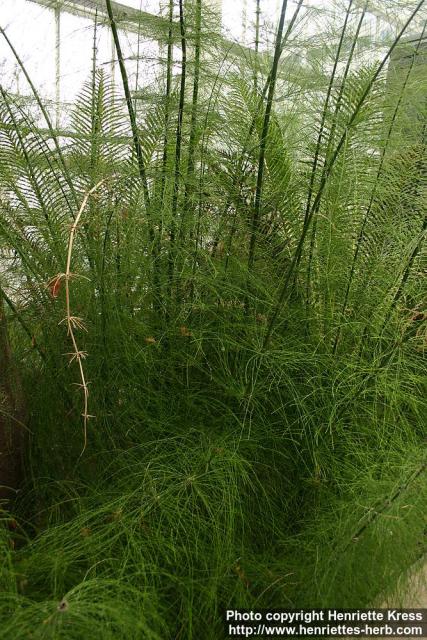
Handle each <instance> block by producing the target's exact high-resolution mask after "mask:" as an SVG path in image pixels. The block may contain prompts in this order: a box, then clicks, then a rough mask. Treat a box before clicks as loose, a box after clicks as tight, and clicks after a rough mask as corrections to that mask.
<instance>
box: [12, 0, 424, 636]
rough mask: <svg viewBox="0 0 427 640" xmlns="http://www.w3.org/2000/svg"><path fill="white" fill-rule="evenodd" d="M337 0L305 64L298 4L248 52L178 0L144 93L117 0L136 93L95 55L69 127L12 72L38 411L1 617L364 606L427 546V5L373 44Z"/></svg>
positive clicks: (126, 620)
mask: <svg viewBox="0 0 427 640" xmlns="http://www.w3.org/2000/svg"><path fill="white" fill-rule="evenodd" d="M353 4H355V3H353V2H349V3H348V2H347V4H346V13H344V14H343V21H342V24H341V25H340V26H339V30H338V32H334V33H333V34H329V37H328V42H327V43H325V46H322V43H321V42H320V43H319V46H318V47H317V48H315V47H313V48H312V50H311V49H308V54H311V55H308V56H307V63H306V65H305V66H303V67H299V68H297V67H296V64H297V63H296V56H295V55H294V54H295V52H296V51H298V50H299V47H301V46H302V45H303V44H304V41H303V36H302V35H301V34H302V27H303V21H304V17H303V16H302V14H301V13H300V9H301V5H302V3H301V2H299V3H298V4H297V9H296V12H295V13H294V15H291V14H290V13H289V12H287V13H286V14H285V10H286V5H287V3H286V1H285V2H284V3H283V18H284V21H283V22H281V24H280V25H279V29H278V33H277V37H276V48H275V55H274V57H271V58H270V57H268V56H261V55H259V56H258V57H257V58H256V60H254V59H253V58H251V57H248V56H246V55H245V52H244V51H240V52H239V51H238V48H236V50H234V51H231V50H228V51H224V50H223V47H222V40H221V38H220V35H219V33H218V24H217V22H216V20H215V16H213V15H211V14H210V13H209V11H208V10H207V8H206V6H205V4H204V3H201V2H200V0H195V2H194V4H192V3H190V2H185V3H184V2H179V5H177V6H174V3H173V2H172V0H171V2H170V5H169V30H168V33H166V34H165V38H166V39H165V43H164V44H165V47H166V48H165V52H166V55H165V64H164V65H163V66H160V67H159V73H158V76H157V80H156V84H155V85H153V86H152V87H151V90H152V91H153V94H152V95H151V98H150V100H147V101H145V102H142V103H141V104H140V105H138V109H135V105H134V97H133V96H132V94H131V89H130V83H129V80H128V76H127V70H126V64H125V61H124V60H123V56H122V53H121V48H120V38H121V33H120V30H118V28H117V25H116V23H115V16H114V14H113V11H112V8H111V3H110V2H108V1H107V8H108V13H109V17H110V22H111V27H112V30H113V35H114V41H115V45H116V50H117V58H118V61H119V64H120V71H121V78H122V81H123V85H124V100H123V99H122V97H123V96H122V95H121V93H120V92H119V95H117V93H115V91H114V89H113V87H112V86H111V83H110V80H109V78H108V77H107V76H106V74H105V73H104V71H102V70H100V69H97V68H96V64H95V65H94V70H93V73H92V77H91V78H89V79H88V81H87V83H86V84H85V86H84V87H83V89H82V91H81V94H80V97H79V99H78V102H77V103H76V105H75V108H74V111H73V115H72V118H71V127H70V128H71V132H72V136H70V137H69V138H68V139H67V140H66V141H65V139H63V138H61V137H58V136H57V135H56V133H55V132H53V130H52V127H51V125H50V121H49V122H48V129H47V133H43V132H41V131H40V129H39V128H38V127H37V126H36V121H35V115H34V113H32V112H31V110H30V109H28V108H26V107H24V105H23V104H22V103H21V102H20V101H19V99H18V98H16V97H13V96H12V95H10V94H9V93H8V92H7V91H6V90H4V89H2V90H1V101H0V208H1V211H0V248H1V256H2V257H1V276H0V277H1V280H0V295H1V296H2V297H3V300H4V303H5V305H6V307H7V308H8V310H9V316H10V318H9V326H10V332H11V335H10V338H11V343H12V348H13V353H14V357H15V360H16V362H18V363H19V366H20V369H21V371H22V378H23V380H22V382H23V388H24V391H25V396H26V401H27V405H28V407H29V408H30V413H31V418H30V421H29V425H28V427H29V429H30V430H31V436H30V442H29V446H28V452H27V460H26V470H27V479H26V483H25V486H24V488H23V489H22V491H21V492H20V494H19V495H18V498H17V500H16V503H15V504H13V505H11V506H10V507H9V511H6V510H5V511H3V513H2V520H1V529H0V535H1V537H0V545H1V547H2V555H3V556H4V557H5V562H4V564H3V565H2V569H1V572H0V585H1V593H0V638H10V637H11V636H12V635H13V637H15V638H27V637H32V638H40V639H41V638H52V639H55V640H56V639H59V638H64V639H65V638H66V639H82V640H83V638H88V637H93V638H100V639H101V638H102V639H103V640H104V639H108V638H118V637H120V638H147V639H153V640H155V639H159V640H160V639H162V640H165V639H166V638H170V639H172V638H180V639H181V638H182V639H184V638H185V639H187V638H188V639H189V640H190V639H194V640H195V639H198V638H202V637H203V638H207V640H215V639H217V638H220V637H222V636H223V627H222V621H221V612H222V610H223V608H224V607H230V606H231V607H244V606H248V607H252V608H260V607H285V606H286V607H302V606H309V607H320V606H328V605H329V606H337V607H359V606H364V605H367V604H368V603H371V602H373V601H374V600H375V599H376V598H378V597H381V596H382V595H385V594H386V593H387V592H388V591H389V590H392V589H393V587H394V585H395V584H396V581H397V578H398V577H399V575H401V574H402V572H404V571H406V570H407V569H408V567H409V566H410V565H411V564H412V563H413V562H414V561H415V560H416V559H417V558H418V557H419V556H420V555H422V553H423V552H424V550H425V546H424V545H425V542H424V540H423V538H424V537H425V536H424V529H425V507H426V503H427V486H426V482H425V469H426V455H425V448H424V442H425V435H426V430H425V427H426V415H427V406H426V397H427V395H426V387H427V385H426V376H425V348H426V336H427V326H426V320H427V311H426V306H425V305H426V302H425V301H426V292H427V290H426V280H425V278H423V277H422V276H423V275H425V262H426V252H425V233H426V220H427V218H426V213H425V212H426V175H427V174H426V161H427V160H426V138H425V133H426V117H427V112H426V101H425V96H427V84H426V79H425V74H423V70H424V66H423V65H422V64H420V59H421V58H420V55H421V52H422V45H421V42H422V38H423V35H424V34H423V35H422V36H421V39H420V41H419V43H418V46H417V45H416V44H415V46H414V47H413V48H412V49H410V51H411V53H410V55H409V56H408V57H407V58H405V60H406V64H405V63H402V64H400V63H399V57H398V56H397V57H396V54H397V53H398V52H399V51H400V48H401V47H402V46H403V45H402V42H403V40H404V38H405V35H406V34H407V33H408V32H409V31H410V29H411V26H412V24H413V20H414V17H415V16H417V17H419V16H420V15H421V14H422V13H423V11H425V9H424V7H423V3H422V2H421V3H419V4H418V5H415V4H413V5H412V8H411V12H410V14H408V15H409V17H408V21H407V23H406V24H405V26H404V28H403V29H402V30H401V31H400V32H399V33H398V34H397V36H396V38H395V39H394V40H392V41H390V42H388V43H386V46H385V47H383V48H381V49H380V50H379V51H376V50H375V48H374V45H373V43H372V42H370V41H369V40H368V39H362V37H361V33H363V28H364V26H365V20H366V12H365V11H363V9H361V10H360V9H357V8H355V7H354V6H353ZM259 8H261V10H262V4H259V3H258V4H257V11H258V10H259ZM305 15H306V17H307V16H309V14H305ZM331 28H332V27H331ZM2 33H3V32H2ZM260 34H261V27H260V22H259V13H258V14H257V48H259V46H260V44H261V43H260V41H259V39H260V37H261V36H260ZM273 54H274V52H273ZM367 54H369V56H368V55H367ZM176 56H178V59H177V60H176V59H175V58H176ZM403 59H404V58H402V60H403ZM408 59H409V63H408ZM396 60H397V62H396ZM95 62H96V60H95ZM177 65H181V66H180V68H179V70H178V71H176V66H177ZM254 79H255V82H254ZM32 90H33V91H34V92H35V91H36V89H35V87H34V85H32ZM37 101H38V105H39V107H40V106H41V105H42V102H41V100H40V98H39V97H38V96H37ZM46 114H47V112H46ZM70 237H72V239H73V242H71V243H70ZM255 247H256V251H255ZM67 326H68V327H70V326H71V327H72V329H73V331H72V332H70V330H68V332H67ZM73 336H75V343H74V342H73V340H74V338H73ZM82 372H84V379H83V382H82ZM85 381H88V382H89V383H90V384H88V386H87V388H88V392H89V395H88V413H89V414H90V415H91V416H94V417H93V418H92V417H90V416H88V415H85V417H84V421H85V422H87V437H88V442H87V446H86V447H85V450H84V451H83V452H82V447H83V440H84V438H83V429H84V424H83V419H82V417H81V413H82V410H83V406H84V404H83V397H82V393H81V389H79V386H80V387H81V386H82V384H83V387H85ZM85 413H86V412H85ZM89 418H90V419H89Z"/></svg>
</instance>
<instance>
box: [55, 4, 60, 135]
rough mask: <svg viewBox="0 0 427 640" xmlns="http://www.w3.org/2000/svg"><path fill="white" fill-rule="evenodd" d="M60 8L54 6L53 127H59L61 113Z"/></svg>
mask: <svg viewBox="0 0 427 640" xmlns="http://www.w3.org/2000/svg"><path fill="white" fill-rule="evenodd" d="M60 103H61V9H60V8H59V6H58V5H57V6H56V7H55V127H56V128H57V129H59V127H60V114H61V104H60Z"/></svg>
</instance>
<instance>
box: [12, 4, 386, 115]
mask: <svg viewBox="0 0 427 640" xmlns="http://www.w3.org/2000/svg"><path fill="white" fill-rule="evenodd" d="M167 1H168V0H122V4H126V5H128V6H129V7H132V8H133V9H140V10H142V11H147V12H151V13H155V14H159V12H160V10H161V7H162V6H163V7H164V6H165V2H166V3H167ZM204 2H205V3H207V4H210V5H211V6H213V7H215V8H217V9H218V10H221V12H222V26H223V32H224V36H225V37H227V38H229V39H231V40H235V41H237V42H240V43H242V44H244V45H246V46H248V47H253V46H254V42H255V10H256V0H204ZM343 2H344V0H305V2H304V5H303V9H302V11H301V14H300V15H301V16H302V17H303V16H304V15H306V16H309V19H307V20H306V21H305V23H304V30H305V35H306V36H307V37H310V35H313V36H315V35H318V34H321V33H324V32H327V30H328V28H330V25H331V22H334V21H336V22H337V24H339V23H340V22H341V20H342V16H343V6H344V5H343ZM68 4H72V3H70V2H69V3H68ZM359 4H360V3H359ZM376 4H377V5H378V3H376ZM382 4H385V3H382ZM280 5H281V1H280V0H260V7H261V21H260V28H261V42H260V49H261V50H262V49H265V48H266V47H268V46H269V44H271V43H272V42H273V38H274V30H275V26H276V23H277V19H278V15H279V10H280ZM355 6H357V2H355ZM295 7H296V2H295V0H289V1H288V7H287V16H288V19H289V16H291V15H292V13H293V12H294V10H295ZM311 8H314V9H316V11H315V12H312V11H311ZM0 26H1V27H2V28H4V29H5V31H6V33H7V35H8V37H9V38H10V40H11V41H12V43H13V44H14V46H15V48H16V50H17V52H18V53H19V55H20V56H21V58H22V60H23V62H24V64H25V66H26V68H27V70H28V72H29V74H30V76H31V78H32V80H33V82H34V84H35V86H36V87H37V89H38V91H39V92H40V94H41V96H42V97H43V98H44V100H47V101H48V105H49V109H50V111H51V114H52V118H53V119H54V121H55V122H56V124H57V125H58V126H62V127H64V126H66V125H67V121H68V112H69V106H70V105H71V104H72V103H73V102H74V101H75V99H76V96H77V94H78V92H79V91H80V89H81V87H82V85H83V83H84V82H85V80H87V78H88V77H89V74H90V69H91V65H92V56H93V48H94V20H93V18H86V17H82V16H78V15H72V14H71V13H69V12H67V11H66V10H65V6H64V7H63V8H62V9H61V10H59V11H57V12H55V10H54V9H52V8H48V7H45V6H42V4H38V3H37V0H0ZM365 30H368V31H369V32H370V35H374V36H377V37H382V36H384V35H387V33H388V32H389V31H390V24H389V23H387V22H386V21H384V20H381V19H380V18H378V17H377V16H374V15H373V14H369V15H368V17H367V20H366V24H365ZM121 42H122V47H123V53H124V56H125V58H126V59H127V69H128V73H129V76H130V82H131V87H132V89H136V88H138V89H141V88H143V87H144V85H147V84H149V83H150V82H152V80H153V79H154V77H155V74H156V62H157V59H158V57H159V47H158V45H157V43H156V42H154V41H153V40H150V39H144V38H141V37H140V36H138V33H135V32H131V31H125V30H123V29H122V30H121ZM96 52H97V64H98V66H101V67H102V68H105V69H106V70H107V71H108V72H109V73H110V74H111V75H112V76H113V77H114V76H115V77H116V79H118V70H117V69H116V68H115V63H114V48H113V46H112V37H111V32H110V29H109V28H108V27H106V26H98V28H97V34H96ZM299 58H300V60H302V61H303V60H304V58H305V52H304V51H301V52H300V53H299ZM0 71H1V78H2V79H1V82H2V84H3V85H4V86H5V87H6V89H8V90H10V91H12V92H14V93H18V94H21V95H24V96H25V95H30V91H29V88H28V85H27V83H26V81H25V78H24V76H23V73H22V71H21V70H20V69H19V66H18V65H17V63H16V60H15V59H14V57H13V55H12V53H11V51H10V49H9V47H8V46H7V44H6V43H5V41H4V39H3V38H1V37H0ZM137 78H138V80H137ZM137 85H138V86H137ZM117 86H118V88H119V83H117ZM119 90H120V89H119Z"/></svg>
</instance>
